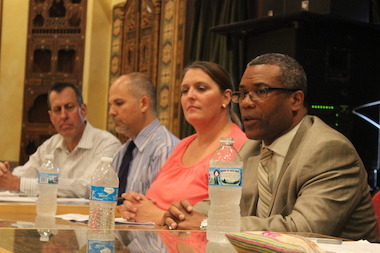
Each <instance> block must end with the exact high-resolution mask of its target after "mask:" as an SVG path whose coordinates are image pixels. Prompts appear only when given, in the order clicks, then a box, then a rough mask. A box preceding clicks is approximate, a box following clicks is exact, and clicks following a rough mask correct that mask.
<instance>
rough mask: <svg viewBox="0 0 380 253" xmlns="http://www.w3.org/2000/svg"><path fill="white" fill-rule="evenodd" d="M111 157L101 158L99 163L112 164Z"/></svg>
mask: <svg viewBox="0 0 380 253" xmlns="http://www.w3.org/2000/svg"><path fill="white" fill-rule="evenodd" d="M112 160H113V159H112V157H102V158H100V161H102V162H104V163H112Z"/></svg>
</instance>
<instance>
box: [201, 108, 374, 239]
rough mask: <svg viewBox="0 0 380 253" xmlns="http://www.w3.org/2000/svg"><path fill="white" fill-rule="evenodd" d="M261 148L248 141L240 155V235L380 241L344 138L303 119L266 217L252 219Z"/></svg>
mask: <svg viewBox="0 0 380 253" xmlns="http://www.w3.org/2000/svg"><path fill="white" fill-rule="evenodd" d="M260 148H261V141H254V140H249V141H247V142H246V143H245V144H244V145H243V146H242V148H241V149H240V151H239V153H240V154H241V156H242V158H243V160H244V170H243V195H242V199H241V202H240V207H241V214H242V220H241V228H242V231H247V230H249V231H253V230H268V231H276V232H313V233H319V234H324V235H331V236H337V237H342V238H347V239H354V240H358V239H367V240H369V241H373V242H374V241H379V238H378V235H377V221H376V214H375V211H374V208H373V205H372V200H371V195H370V192H369V185H368V183H367V172H366V170H365V168H364V165H363V163H362V161H361V159H360V157H359V155H358V154H357V152H356V150H355V148H354V146H353V145H352V144H351V142H350V141H349V140H348V139H347V138H346V137H344V136H343V135H342V134H340V133H339V132H337V131H336V130H334V129H332V128H331V127H329V126H328V125H326V124H325V123H324V122H323V121H322V120H320V119H319V118H317V117H315V116H309V115H307V116H306V117H305V119H304V121H303V122H302V124H301V126H300V128H299V129H298V131H297V133H296V135H295V137H294V139H293V141H292V143H291V145H290V147H289V150H288V153H287V155H286V157H285V160H284V164H283V166H282V168H281V171H280V174H279V177H278V180H277V182H276V185H275V189H274V192H273V196H274V197H273V199H272V202H271V205H270V217H269V218H264V219H263V218H258V217H256V216H255V215H256V207H257V200H258V190H257V170H258V163H259V158H260ZM205 204H206V203H199V208H200V209H198V210H200V211H202V209H203V213H207V211H206V210H207V205H205ZM205 208H206V209H205ZM195 210H197V208H196V209H195Z"/></svg>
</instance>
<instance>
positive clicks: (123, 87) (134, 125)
mask: <svg viewBox="0 0 380 253" xmlns="http://www.w3.org/2000/svg"><path fill="white" fill-rule="evenodd" d="M109 104H110V110H109V114H110V115H111V116H112V117H113V120H114V123H115V130H116V132H118V133H121V134H123V135H125V136H127V137H128V138H129V139H128V141H127V142H126V143H125V144H124V145H123V146H122V147H121V148H120V149H119V150H118V152H117V153H116V155H115V156H114V166H115V169H116V171H117V173H118V175H119V180H120V182H121V185H122V186H121V188H120V189H119V196H121V194H122V193H124V192H129V191H134V192H138V193H141V194H146V191H147V190H148V188H149V187H150V185H151V184H152V182H153V181H154V179H155V178H156V175H157V173H158V171H159V170H160V169H161V167H162V166H163V164H164V163H165V161H166V159H167V158H168V157H169V155H170V154H171V153H172V151H173V149H174V148H175V146H176V145H177V144H178V142H179V139H178V138H177V137H175V136H174V135H173V134H172V133H171V132H170V131H169V130H168V129H167V128H166V127H164V126H162V125H161V124H160V122H159V120H158V118H157V112H156V107H157V106H156V105H157V102H156V89H155V87H154V85H153V83H152V81H151V80H150V79H149V78H148V77H147V76H145V75H144V74H142V73H130V74H127V75H123V76H120V77H119V78H118V79H116V80H115V82H114V83H113V84H112V85H111V88H110V91H109ZM132 141H133V143H134V146H135V147H134V148H132V150H133V151H132V161H129V162H130V164H129V166H127V167H129V168H127V172H126V174H124V175H123V176H121V175H122V173H123V169H124V168H123V169H121V167H123V166H122V163H123V158H124V154H125V153H126V151H127V149H128V146H130V143H131V142H132ZM125 177H126V178H125ZM125 179H126V186H125V188H124V186H123V184H122V181H123V180H125Z"/></svg>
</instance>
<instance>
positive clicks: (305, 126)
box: [269, 115, 313, 213]
mask: <svg viewBox="0 0 380 253" xmlns="http://www.w3.org/2000/svg"><path fill="white" fill-rule="evenodd" d="M312 124H313V121H312V119H311V117H310V116H308V115H306V116H305V119H304V120H303V122H302V123H301V125H300V127H299V128H298V130H297V133H296V135H295V136H294V138H293V140H292V142H291V143H290V146H289V150H288V152H287V153H286V156H285V160H284V163H283V164H282V167H281V170H280V173H279V175H278V178H277V181H276V184H275V187H274V190H273V196H274V197H273V198H272V202H271V204H270V206H269V213H271V211H272V208H273V203H274V202H275V198H276V197H277V196H278V194H277V191H278V187H279V185H280V182H281V180H282V178H283V176H284V173H285V171H286V170H287V168H288V167H289V165H290V162H291V161H292V160H293V157H294V155H295V154H296V151H297V148H299V146H300V145H301V142H302V139H303V137H304V136H305V134H306V132H307V131H308V130H309V128H310V127H311V126H312Z"/></svg>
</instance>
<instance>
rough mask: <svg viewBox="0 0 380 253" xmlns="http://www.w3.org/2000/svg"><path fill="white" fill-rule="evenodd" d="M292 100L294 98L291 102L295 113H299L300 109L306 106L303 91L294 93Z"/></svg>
mask: <svg viewBox="0 0 380 253" xmlns="http://www.w3.org/2000/svg"><path fill="white" fill-rule="evenodd" d="M291 98H292V100H291V101H292V110H293V111H298V110H299V109H300V108H302V107H303V106H304V102H305V94H304V93H303V91H301V90H298V91H295V92H293V94H292V95H291Z"/></svg>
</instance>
